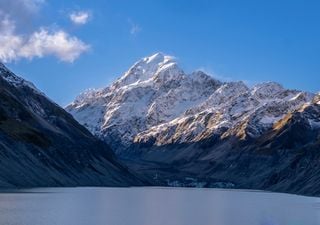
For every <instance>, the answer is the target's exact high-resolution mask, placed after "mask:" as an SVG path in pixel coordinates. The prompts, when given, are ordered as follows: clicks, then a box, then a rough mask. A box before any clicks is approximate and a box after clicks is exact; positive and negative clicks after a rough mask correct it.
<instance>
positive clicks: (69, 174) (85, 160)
mask: <svg viewBox="0 0 320 225" xmlns="http://www.w3.org/2000/svg"><path fill="white" fill-rule="evenodd" d="M0 162H1V163H0V187H1V188H13V187H46V186H130V185H141V184H142V183H143V182H142V181H140V180H139V179H138V178H136V176H135V175H133V174H131V173H130V172H129V171H128V169H127V168H126V167H125V166H123V165H122V164H121V163H119V162H118V161H117V160H116V157H115V155H114V153H113V152H112V151H111V150H110V148H109V147H108V146H107V145H106V144H105V143H103V142H102V141H100V140H98V139H97V138H96V137H94V136H93V135H92V134H91V133H90V132H89V131H88V130H87V129H85V128H84V127H83V126H81V125H80V124H79V123H78V122H77V121H75V120H74V119H73V117H72V116H71V115H70V114H68V113H67V112H66V111H64V109H62V108H61V107H59V106H58V105H57V104H55V103H54V102H52V101H51V100H49V99H48V98H47V97H46V96H45V95H44V94H43V93H41V92H40V91H39V90H38V89H36V87H35V86H34V85H33V84H32V83H30V82H28V81H25V80H24V79H22V78H20V77H18V76H16V75H15V74H13V73H12V72H11V71H9V70H8V69H7V68H6V67H5V66H4V65H3V64H1V63H0Z"/></svg>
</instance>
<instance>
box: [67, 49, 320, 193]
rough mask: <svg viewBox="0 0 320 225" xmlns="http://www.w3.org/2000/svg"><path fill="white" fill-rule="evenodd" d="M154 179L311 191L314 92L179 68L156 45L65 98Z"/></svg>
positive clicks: (319, 153)
mask: <svg viewBox="0 0 320 225" xmlns="http://www.w3.org/2000/svg"><path fill="white" fill-rule="evenodd" d="M66 110H67V111H68V112H69V113H71V114H72V115H73V116H74V118H75V119H76V120H78V121H79V123H81V124H82V125H84V126H85V127H86V128H87V129H88V130H90V131H91V132H92V133H93V134H94V135H95V136H96V137H98V138H100V139H101V140H102V141H104V142H105V143H107V144H108V145H110V146H111V148H112V149H113V150H114V152H115V153H116V154H117V155H118V156H119V157H120V158H121V159H122V161H123V162H125V163H126V164H127V165H128V166H129V167H130V168H131V169H132V170H134V171H135V172H136V173H138V174H140V176H141V177H143V178H146V179H148V180H149V182H150V183H152V184H154V185H171V186H201V187H202V186H203V187H233V188H254V189H266V190H274V191H283V192H292V193H300V194H311V195H319V194H320V175H319V174H318V173H317V171H318V170H319V169H320V164H319V160H320V95H317V94H314V93H308V92H304V91H299V90H289V89H286V88H284V87H282V86H281V85H280V84H278V83H274V82H266V83H261V84H258V85H255V86H254V87H248V86H247V85H246V84H245V83H243V82H241V81H240V82H222V81H219V80H216V79H214V78H213V77H211V76H209V75H207V74H205V73H204V72H201V71H195V72H193V73H191V74H186V73H185V72H184V71H183V70H182V69H181V68H180V67H179V66H178V64H177V62H176V61H175V59H174V57H170V56H166V55H163V54H161V53H157V54H155V55H152V56H150V57H146V58H143V59H141V60H140V61H138V62H137V63H135V64H134V65H133V66H132V67H131V68H130V69H129V70H128V71H127V72H126V73H125V74H124V75H123V76H122V77H120V78H119V79H118V80H116V81H115V82H114V83H113V84H111V85H110V86H108V87H106V88H102V89H96V90H95V89H93V90H89V91H87V92H85V93H83V94H81V95H80V96H78V97H77V98H76V99H75V101H74V102H72V103H71V104H70V105H68V106H67V107H66Z"/></svg>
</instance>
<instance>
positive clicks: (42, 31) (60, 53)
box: [0, 0, 90, 62]
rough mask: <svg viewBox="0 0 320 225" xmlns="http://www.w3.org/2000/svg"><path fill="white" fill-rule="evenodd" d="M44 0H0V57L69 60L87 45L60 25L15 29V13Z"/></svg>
mask: <svg viewBox="0 0 320 225" xmlns="http://www.w3.org/2000/svg"><path fill="white" fill-rule="evenodd" d="M44 2H45V1H44V0H15V1H12V0H0V61H3V62H12V61H16V60H19V59H23V58H26V59H33V58H42V57H45V56H55V57H56V58H58V59H59V60H61V61H65V62H73V61H74V60H76V59H77V58H78V57H79V56H80V55H81V54H82V53H84V52H86V51H88V50H89V49H90V46H89V45H88V44H86V43H84V42H83V41H81V40H80V39H78V38H77V37H75V36H72V35H71V34H69V33H67V32H66V31H64V30H63V29H61V28H56V29H50V28H47V27H37V28H34V27H33V28H32V30H30V31H29V32H28V33H26V32H23V31H22V30H23V29H22V30H21V29H19V24H20V27H21V24H22V22H21V21H20V20H22V19H21V18H20V17H19V16H16V14H17V13H18V15H20V14H19V13H20V12H21V15H22V14H23V13H26V12H28V13H29V14H30V15H31V14H35V13H37V11H38V10H40V7H41V5H42V4H43V3H44ZM2 6H3V7H2ZM24 15H26V16H27V17H30V15H27V14H24Z"/></svg>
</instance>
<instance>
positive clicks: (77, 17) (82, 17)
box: [69, 11, 90, 25]
mask: <svg viewBox="0 0 320 225" xmlns="http://www.w3.org/2000/svg"><path fill="white" fill-rule="evenodd" d="M69 18H70V20H71V21H72V22H73V23H74V24H77V25H84V24H86V23H87V22H88V21H89V18H90V13H89V12H87V11H79V12H72V13H71V14H70V15H69Z"/></svg>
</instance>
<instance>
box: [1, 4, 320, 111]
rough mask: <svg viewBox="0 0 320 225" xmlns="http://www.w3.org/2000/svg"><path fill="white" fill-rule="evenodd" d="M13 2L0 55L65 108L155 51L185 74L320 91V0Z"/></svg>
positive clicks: (5, 9)
mask: <svg viewBox="0 0 320 225" xmlns="http://www.w3.org/2000/svg"><path fill="white" fill-rule="evenodd" d="M9 2H12V1H11V0H0V19H1V21H2V22H1V23H0V37H1V32H2V33H4V34H6V35H7V36H5V35H3V36H2V39H3V37H8V39H3V40H1V38H0V44H1V45H0V58H1V59H2V60H3V61H6V64H7V66H8V67H9V68H11V69H12V70H13V71H14V72H16V73H17V74H19V75H21V76H22V77H24V78H26V79H28V80H30V81H32V82H33V83H35V85H36V86H37V87H38V88H39V89H41V90H42V91H43V92H45V93H46V94H47V95H48V96H49V97H50V98H51V99H53V100H55V101H56V102H58V103H59V104H61V105H66V104H67V103H69V102H71V101H72V100H73V99H74V97H75V96H76V95H78V94H79V93H80V92H82V91H83V90H85V89H87V88H90V87H104V86H107V85H108V84H110V83H111V82H112V81H113V80H115V79H116V78H117V77H119V76H120V75H121V74H123V73H124V72H125V71H126V70H127V69H128V68H129V67H130V66H131V65H132V64H133V63H134V62H135V61H137V60H139V59H140V58H142V57H144V56H148V55H151V54H153V53H155V52H163V53H166V54H169V55H173V56H175V57H177V58H178V61H179V64H180V65H181V67H182V68H183V69H184V70H185V71H186V72H191V71H192V70H196V69H203V70H205V71H207V72H209V73H211V74H213V75H214V76H217V77H218V78H222V79H225V80H244V81H246V82H248V83H249V84H251V85H252V84H254V83H257V82H262V81H277V82H280V83H281V84H283V85H284V86H285V87H288V88H295V89H302V90H307V91H312V92H316V91H320V85H319V84H320V13H319V12H320V1H311V0H310V1H302V0H300V1H295V0H291V1H289V0H288V1H286V0H278V1H273V0H269V1H236V0H234V1H228V0H226V1H216V0H188V1H185V0H157V1H156V0H154V1H150V0H149V1H148V0H136V1H130V0H127V1H121V0H95V1H88V0H74V1H72V0H70V1H63V0H16V2H20V4H14V3H11V4H9ZM22 5H23V7H24V8H23V7H22ZM71 15H73V20H72V18H71ZM13 25H14V26H13ZM13 28H14V29H13ZM7 40H17V41H20V42H18V43H19V45H17V44H16V43H14V44H13V45H12V46H11V45H8V46H6V47H3V43H7V42H8V41H7ZM5 41H6V42H5ZM39 43H40V44H39ZM59 43H60V44H59ZM61 43H62V44H61ZM16 46H19V48H18V47H16ZM1 48H2V49H1ZM11 48H13V49H11ZM21 49H22V50H21ZM9 53H10V54H9Z"/></svg>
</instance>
